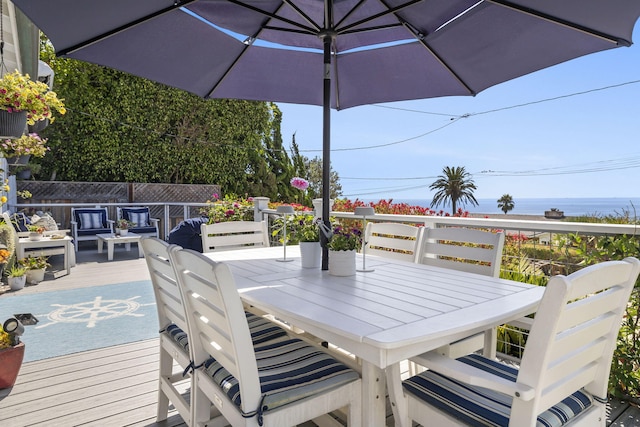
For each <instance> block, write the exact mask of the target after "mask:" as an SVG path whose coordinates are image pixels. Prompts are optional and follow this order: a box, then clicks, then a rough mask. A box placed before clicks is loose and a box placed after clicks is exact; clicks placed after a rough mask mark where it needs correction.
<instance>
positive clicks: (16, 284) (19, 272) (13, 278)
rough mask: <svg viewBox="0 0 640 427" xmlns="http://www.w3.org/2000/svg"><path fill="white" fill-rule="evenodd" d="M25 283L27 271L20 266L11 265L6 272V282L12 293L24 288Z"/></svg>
mask: <svg viewBox="0 0 640 427" xmlns="http://www.w3.org/2000/svg"><path fill="white" fill-rule="evenodd" d="M26 281H27V269H26V268H24V267H23V266H21V265H20V264H17V263H16V264H13V265H12V266H11V268H10V269H9V270H8V271H7V282H8V284H9V287H10V288H11V290H12V291H19V290H20V289H22V288H24V285H25V283H26Z"/></svg>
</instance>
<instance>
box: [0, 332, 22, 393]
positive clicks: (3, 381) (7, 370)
mask: <svg viewBox="0 0 640 427" xmlns="http://www.w3.org/2000/svg"><path fill="white" fill-rule="evenodd" d="M23 358H24V343H23V342H21V343H20V344H18V345H16V346H13V347H10V348H5V349H2V350H0V389H2V388H9V387H13V385H14V384H15V383H16V378H18V372H20V366H22V359H23Z"/></svg>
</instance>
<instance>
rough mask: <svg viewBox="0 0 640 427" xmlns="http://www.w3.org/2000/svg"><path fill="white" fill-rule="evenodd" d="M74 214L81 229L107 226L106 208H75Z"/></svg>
mask: <svg viewBox="0 0 640 427" xmlns="http://www.w3.org/2000/svg"><path fill="white" fill-rule="evenodd" d="M74 214H75V216H76V221H77V222H78V226H79V228H80V230H92V229H98V228H107V213H106V212H105V211H104V210H95V209H88V210H75V211H74Z"/></svg>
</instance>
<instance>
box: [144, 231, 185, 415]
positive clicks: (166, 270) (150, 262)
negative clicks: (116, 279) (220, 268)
mask: <svg viewBox="0 0 640 427" xmlns="http://www.w3.org/2000/svg"><path fill="white" fill-rule="evenodd" d="M140 244H141V245H142V249H143V251H144V256H145V260H146V262H147V267H148V269H149V275H150V276H151V283H152V285H153V292H154V294H155V297H156V309H157V311H158V322H159V325H160V375H159V386H158V410H157V421H158V422H160V421H163V420H165V419H166V418H167V412H168V409H169V401H171V402H172V403H173V406H174V407H175V408H176V410H177V411H178V413H179V414H180V416H181V417H182V419H183V420H184V422H185V423H186V424H187V425H192V423H191V406H190V405H189V401H188V400H187V399H186V398H185V397H184V396H183V395H182V392H181V391H179V389H178V387H176V383H178V382H180V381H183V380H184V377H183V376H182V375H181V373H174V372H173V364H174V360H175V361H176V362H177V363H178V364H179V365H180V366H181V367H182V369H183V370H184V369H187V367H188V366H189V365H190V363H191V359H190V357H189V350H188V339H187V332H186V331H187V329H188V327H187V320H186V312H185V309H184V306H183V305H182V298H181V297H180V290H179V289H178V284H177V281H176V276H175V272H174V270H173V267H172V266H171V263H170V261H169V249H170V248H171V247H178V246H177V245H169V244H167V243H165V242H164V241H162V240H160V239H156V238H142V239H141V240H140ZM183 391H184V390H183Z"/></svg>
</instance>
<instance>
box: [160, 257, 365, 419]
mask: <svg viewBox="0 0 640 427" xmlns="http://www.w3.org/2000/svg"><path fill="white" fill-rule="evenodd" d="M170 257H171V261H172V264H173V265H174V267H175V268H176V274H177V278H178V283H179V286H180V290H181V292H182V298H183V301H184V303H185V306H186V308H187V323H188V325H189V336H190V337H197V339H194V340H192V341H191V342H190V344H189V352H190V355H191V359H192V361H193V364H194V366H195V367H196V368H194V369H195V370H194V372H193V375H194V387H193V389H192V390H191V399H192V405H193V414H194V416H193V417H192V418H193V422H194V424H195V425H224V424H226V423H229V424H231V425H232V426H234V427H237V426H258V425H263V424H264V425H265V426H294V425H297V424H300V423H303V422H305V421H308V420H311V419H313V418H316V417H319V416H321V415H324V414H326V413H328V412H331V411H334V410H337V409H339V408H342V407H348V423H349V425H350V426H351V425H354V426H360V424H361V423H360V416H361V387H362V386H361V380H360V377H359V374H358V373H357V372H356V371H354V370H352V369H351V368H349V367H347V366H346V365H344V364H342V363H341V362H339V361H338V360H336V359H334V358H333V357H332V356H330V355H329V354H327V353H325V352H324V349H322V348H321V347H316V346H312V345H310V344H307V343H306V342H304V341H302V340H299V339H296V338H292V339H288V340H282V341H277V342H271V343H269V344H266V345H260V344H255V343H252V341H251V336H250V331H249V328H248V327H247V322H245V321H244V318H245V314H244V311H243V307H242V301H241V300H240V296H239V294H238V291H237V289H236V285H235V282H234V278H233V276H232V274H231V270H230V268H229V267H228V266H227V265H226V264H224V263H216V262H215V261H212V260H210V259H209V258H207V257H205V256H203V255H202V254H200V253H198V252H195V251H192V250H188V249H181V250H178V249H176V248H174V249H172V250H171V251H170ZM212 404H213V405H214V406H215V408H216V409H217V410H218V411H220V413H221V414H222V416H223V417H224V419H225V421H226V422H220V420H215V419H212V420H210V412H211V405H212Z"/></svg>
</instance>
